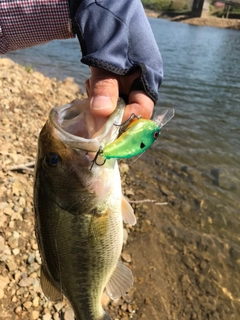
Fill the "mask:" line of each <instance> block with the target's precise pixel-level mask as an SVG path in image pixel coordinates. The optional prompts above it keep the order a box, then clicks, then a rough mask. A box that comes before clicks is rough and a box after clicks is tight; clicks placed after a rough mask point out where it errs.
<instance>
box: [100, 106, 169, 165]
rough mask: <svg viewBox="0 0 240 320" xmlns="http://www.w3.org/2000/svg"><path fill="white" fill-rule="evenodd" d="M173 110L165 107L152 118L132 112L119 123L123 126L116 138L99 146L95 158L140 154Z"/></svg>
mask: <svg viewBox="0 0 240 320" xmlns="http://www.w3.org/2000/svg"><path fill="white" fill-rule="evenodd" d="M174 112H175V110H174V109H165V110H164V111H163V112H162V113H161V114H160V115H158V116H155V117H154V118H153V120H147V119H142V118H141V117H138V116H136V115H135V114H133V115H132V116H131V117H130V118H129V119H128V120H127V121H126V122H125V123H123V124H121V125H120V126H121V127H122V126H123V127H124V132H123V133H122V134H121V135H120V136H119V137H118V138H117V139H116V140H114V141H113V142H111V143H110V144H108V145H106V146H105V147H104V148H101V149H100V150H99V151H98V154H97V156H96V158H97V157H98V156H102V157H104V158H105V159H111V158H118V159H128V158H131V157H135V156H138V155H140V154H142V153H143V152H144V151H146V150H147V149H148V148H149V147H151V145H152V144H153V142H154V141H155V140H156V139H157V137H158V136H159V134H160V132H161V129H162V127H163V126H164V125H165V124H166V123H167V122H168V121H169V120H171V119H172V117H173V116H174ZM126 123H127V124H126ZM95 160H96V159H95ZM95 163H96V161H95ZM96 164H97V163H96ZM103 164H104V163H103Z"/></svg>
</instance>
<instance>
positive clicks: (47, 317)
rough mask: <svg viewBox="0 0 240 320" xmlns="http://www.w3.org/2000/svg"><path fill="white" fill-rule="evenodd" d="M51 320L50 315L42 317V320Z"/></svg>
mask: <svg viewBox="0 0 240 320" xmlns="http://www.w3.org/2000/svg"><path fill="white" fill-rule="evenodd" d="M51 319H52V315H51V313H46V314H44V315H43V317H42V320H51Z"/></svg>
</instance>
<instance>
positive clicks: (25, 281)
mask: <svg viewBox="0 0 240 320" xmlns="http://www.w3.org/2000/svg"><path fill="white" fill-rule="evenodd" d="M32 283H33V278H31V277H27V278H22V279H21V280H20V281H19V286H20V287H29V286H30V285H31V284H32Z"/></svg>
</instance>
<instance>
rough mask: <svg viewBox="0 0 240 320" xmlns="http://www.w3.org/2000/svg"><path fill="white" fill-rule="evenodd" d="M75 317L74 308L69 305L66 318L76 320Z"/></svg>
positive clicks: (65, 314)
mask: <svg viewBox="0 0 240 320" xmlns="http://www.w3.org/2000/svg"><path fill="white" fill-rule="evenodd" d="M74 319H75V317H74V313H73V309H72V308H70V307H67V308H66V309H65V312H64V320H74Z"/></svg>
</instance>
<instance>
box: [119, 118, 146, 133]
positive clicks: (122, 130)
mask: <svg viewBox="0 0 240 320" xmlns="http://www.w3.org/2000/svg"><path fill="white" fill-rule="evenodd" d="M140 118H142V116H137V115H136V114H135V113H132V114H131V115H130V117H129V118H128V119H127V120H125V121H124V122H123V123H121V124H116V123H114V126H116V127H124V126H126V127H127V125H128V124H129V123H130V122H131V121H132V120H133V119H140ZM119 131H120V134H121V133H123V132H124V131H125V130H124V129H121V128H120V130H119Z"/></svg>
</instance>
